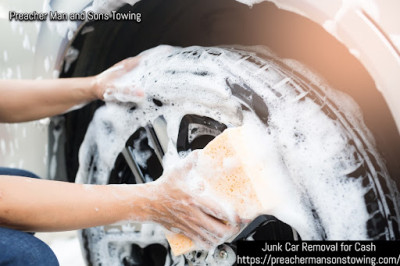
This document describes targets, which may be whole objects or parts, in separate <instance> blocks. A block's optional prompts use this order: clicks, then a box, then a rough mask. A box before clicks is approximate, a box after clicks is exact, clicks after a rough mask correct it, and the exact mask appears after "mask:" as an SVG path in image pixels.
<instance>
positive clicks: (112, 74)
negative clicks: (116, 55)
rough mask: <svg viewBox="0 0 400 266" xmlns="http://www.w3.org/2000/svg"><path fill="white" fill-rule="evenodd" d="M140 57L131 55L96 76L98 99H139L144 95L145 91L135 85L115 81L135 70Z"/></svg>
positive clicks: (125, 100)
mask: <svg viewBox="0 0 400 266" xmlns="http://www.w3.org/2000/svg"><path fill="white" fill-rule="evenodd" d="M139 61H140V58H139V57H137V56H135V57H130V58H127V59H125V60H122V61H120V62H119V63H117V64H115V65H113V66H112V67H110V68H109V69H107V70H105V71H103V72H102V73H100V74H98V75H97V76H95V77H94V86H93V88H94V92H95V95H96V97H97V98H98V99H100V100H104V101H114V100H118V101H123V102H128V101H132V102H135V101H138V100H140V99H141V98H143V97H144V91H143V90H141V89H140V88H137V87H135V86H134V85H126V86H116V84H115V81H116V80H117V79H119V78H121V77H122V76H123V75H125V74H127V73H128V72H130V71H131V70H133V69H134V68H135V67H136V66H137V65H138V64H139Z"/></svg>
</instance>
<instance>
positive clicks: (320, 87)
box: [77, 46, 399, 265]
mask: <svg viewBox="0 0 400 266" xmlns="http://www.w3.org/2000/svg"><path fill="white" fill-rule="evenodd" d="M140 56H141V60H140V63H139V65H138V66H137V67H136V68H135V69H134V70H133V71H132V72H130V73H129V74H127V75H125V76H123V77H121V78H120V79H119V80H118V81H117V82H116V84H115V85H116V86H122V87H124V88H127V87H130V86H131V87H132V88H134V90H135V91H136V90H138V89H139V90H140V91H143V92H144V94H143V95H140V97H138V94H135V93H134V94H133V95H132V98H129V96H127V95H124V96H123V97H122V98H120V97H119V95H118V94H116V95H112V97H111V96H110V95H109V96H110V97H111V98H112V99H113V101H109V102H107V103H106V105H105V106H103V107H101V108H99V109H98V110H97V111H96V113H95V115H94V117H93V120H92V122H91V124H90V126H89V128H88V130H87V134H86V136H85V139H84V141H83V143H82V146H81V148H80V152H79V163H80V168H79V171H78V174H77V182H82V183H94V184H107V183H108V179H109V176H110V172H111V170H112V169H113V167H114V162H115V160H116V158H117V156H118V154H119V153H120V152H121V150H123V148H124V147H125V143H126V141H127V139H128V138H129V137H130V136H131V134H132V133H133V132H135V131H136V130H137V129H139V128H140V127H143V126H145V125H146V124H147V123H148V122H152V121H154V120H155V119H156V118H157V117H159V116H163V117H164V119H165V120H166V122H167V134H168V139H169V143H168V150H167V151H166V154H165V156H164V158H163V165H164V169H165V170H168V168H173V167H174V165H176V164H177V162H179V160H182V158H181V156H182V153H181V154H179V153H178V151H177V148H176V140H177V137H178V133H179V132H178V131H179V125H180V122H181V120H182V118H183V116H184V115H186V114H194V115H198V116H205V117H209V118H212V119H214V120H216V121H219V122H221V123H223V124H225V125H227V126H228V127H237V126H244V128H245V130H244V139H245V140H246V142H245V143H244V142H242V143H238V145H245V148H243V150H247V151H249V150H250V151H251V153H249V154H248V155H249V156H248V157H249V159H248V162H245V163H249V164H250V165H253V166H254V167H258V169H259V171H260V172H261V173H262V175H261V176H262V178H260V179H258V180H257V181H253V182H256V183H257V184H258V186H256V188H257V190H258V191H257V192H258V194H259V195H264V196H265V198H264V197H263V198H262V202H263V205H264V206H263V207H264V211H265V212H266V213H264V214H270V215H274V216H275V217H277V218H278V219H280V220H281V221H283V222H285V223H287V224H289V225H290V226H292V227H293V228H294V229H295V230H296V231H297V232H298V233H299V235H300V236H301V238H302V239H303V240H307V239H312V240H319V239H335V240H337V239H355V240H360V239H393V238H395V236H396V235H397V232H398V228H397V222H398V221H399V215H398V198H397V195H398V191H397V188H396V185H395V184H394V183H393V181H392V180H391V178H390V177H389V175H388V172H387V170H386V168H385V165H384V163H383V160H382V158H381V157H380V156H379V154H378V152H377V151H376V149H375V147H374V140H373V137H372V136H371V134H370V133H369V131H368V129H367V128H366V127H365V126H364V123H363V121H362V114H361V111H360V110H359V108H358V106H357V104H356V103H355V102H354V101H353V100H352V99H351V98H350V97H349V96H347V95H345V94H343V93H341V92H338V91H335V90H333V89H331V88H329V86H328V85H326V84H325V83H324V82H323V80H321V79H320V78H319V77H317V76H316V75H315V74H313V73H312V72H311V71H309V70H307V68H305V67H304V66H302V65H301V64H300V63H298V62H295V61H292V60H280V59H278V58H277V57H276V56H275V55H273V53H271V52H270V51H268V50H267V49H266V48H264V47H252V48H243V47H235V48H223V47H221V48H217V47H210V48H203V47H188V48H177V47H171V46H159V47H156V48H153V49H150V50H147V51H145V52H143V53H142V54H141V55H140ZM251 91H253V92H254V94H250V92H251ZM256 95H258V96H259V97H261V98H260V99H262V102H263V103H264V104H265V106H264V107H263V108H261V110H262V111H260V105H262V104H261V103H260V102H257V101H258V98H257V97H256ZM155 102H160V103H162V104H155ZM255 102H257V104H255ZM183 155H184V153H183ZM237 160H238V159H237V158H227V161H226V163H224V165H225V166H226V167H232V165H234V164H235V161H237ZM204 171H206V173H205V172H204ZM212 171H214V169H206V167H204V168H202V169H199V172H197V173H196V172H192V173H191V176H192V179H188V180H192V182H194V183H196V181H199V178H201V175H204V174H207V172H209V173H212ZM260 184H262V185H260ZM210 196H211V197H212V196H213V195H212V193H210ZM371 199H372V200H371ZM389 204H390V205H392V206H393V208H389ZM226 208H227V209H228V208H229V204H228V203H226ZM258 212H259V209H255V207H254V206H251V205H249V206H248V215H249V217H251V216H252V215H255V214H256V213H258ZM247 218H248V217H247ZM253 218H254V217H253ZM386 220H387V221H388V222H385V221H386ZM142 226H143V227H144V228H147V230H148V231H147V232H149V231H150V232H151V233H150V234H147V236H146V237H145V236H143V234H139V233H135V232H136V231H135V230H133V232H134V233H127V232H125V231H124V230H123V229H121V230H120V233H118V234H107V233H106V230H105V229H104V228H105V227H96V228H91V229H87V230H84V231H83V235H86V241H87V242H86V243H85V245H88V250H90V256H91V260H92V261H93V262H95V264H100V263H102V264H107V265H114V264H116V265H117V264H118V263H119V262H118V260H119V259H120V257H121V256H119V257H118V256H116V255H115V254H114V255H115V256H114V255H113V254H111V253H110V251H109V245H108V244H107V243H109V242H112V243H113V245H114V246H115V247H119V248H120V249H123V248H122V246H123V245H124V244H123V243H135V244H136V245H138V246H140V247H142V248H144V247H146V246H147V245H149V244H154V243H159V244H160V245H162V246H164V247H167V243H166V241H165V239H164V237H163V234H162V232H163V230H162V229H161V228H160V227H159V226H157V225H154V224H144V225H142ZM128 227H129V226H128ZM128 231H129V230H128ZM88 236H89V238H87V237H88ZM118 243H120V246H118ZM210 254H212V252H210ZM113 256H114V257H113ZM113 258H114V259H116V260H113ZM204 263H208V264H210V265H213V262H212V256H208V257H207V259H205V260H204ZM172 264H173V265H183V264H184V259H183V258H182V256H179V257H173V256H172V255H170V254H169V255H167V262H166V264H165V265H172Z"/></svg>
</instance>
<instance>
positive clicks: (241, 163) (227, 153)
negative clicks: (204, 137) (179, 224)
mask: <svg viewBox="0 0 400 266" xmlns="http://www.w3.org/2000/svg"><path fill="white" fill-rule="evenodd" d="M243 131H244V129H243V128H242V127H237V128H229V129H227V130H225V131H224V132H223V133H222V134H220V135H219V136H217V137H216V138H215V139H214V140H213V141H211V142H210V143H209V144H208V145H207V146H206V147H205V148H204V149H203V150H202V151H200V154H199V160H201V159H202V156H205V157H206V159H207V160H208V161H209V162H210V165H209V169H213V172H212V173H213V175H212V176H204V177H202V178H204V181H205V182H206V183H208V185H209V187H210V188H211V189H212V192H213V193H214V194H215V195H216V196H217V197H218V198H220V199H223V200H224V201H226V202H229V203H231V204H232V206H234V210H235V211H236V213H237V214H238V215H239V216H240V217H241V218H246V219H251V218H254V216H255V210H262V203H261V202H260V200H259V198H258V197H257V193H256V191H257V190H258V189H255V187H254V186H255V185H256V183H257V182H255V181H254V177H255V176H256V175H259V172H258V171H259V170H260V167H258V166H257V165H256V164H254V161H253V162H251V159H250V157H251V156H250V153H251V150H249V147H248V144H247V143H246V142H247V141H248V139H247V140H246V137H245V136H244V133H243ZM207 157H208V158H207ZM203 159H204V157H203ZM250 177H251V178H250ZM249 206H251V208H249ZM166 237H167V240H168V242H169V244H170V246H171V249H172V252H173V254H174V255H175V256H177V255H180V254H184V253H187V252H189V251H191V250H193V249H194V248H195V246H194V243H193V241H192V240H190V239H189V238H187V237H186V236H184V235H182V234H173V233H171V234H168V235H167V236H166Z"/></svg>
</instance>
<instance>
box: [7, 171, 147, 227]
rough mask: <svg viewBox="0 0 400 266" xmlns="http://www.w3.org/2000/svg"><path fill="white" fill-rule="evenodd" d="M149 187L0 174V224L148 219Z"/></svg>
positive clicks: (94, 223)
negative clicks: (95, 183)
mask: <svg viewBox="0 0 400 266" xmlns="http://www.w3.org/2000/svg"><path fill="white" fill-rule="evenodd" d="M147 188H148V186H146V187H145V185H135V186H132V185H126V186H115V185H107V186H101V185H81V184H73V183H66V182H59V181H48V180H37V179H31V178H24V177H15V176H0V226H6V227H10V228H14V229H19V230H25V231H36V232H39V231H62V230H73V229H78V228H87V227H92V226H98V225H104V224H111V223H115V222H118V221H124V220H128V219H134V220H136V221H145V220H147V218H148V216H147V212H146V210H148V209H149V206H148V204H149V203H150V201H149V199H148V197H147V195H148V191H147V190H148V189H147Z"/></svg>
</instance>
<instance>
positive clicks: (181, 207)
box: [151, 152, 240, 249]
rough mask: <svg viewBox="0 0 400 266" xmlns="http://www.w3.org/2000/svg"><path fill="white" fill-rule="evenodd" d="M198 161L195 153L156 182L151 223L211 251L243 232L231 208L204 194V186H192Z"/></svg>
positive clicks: (238, 219)
mask: <svg viewBox="0 0 400 266" xmlns="http://www.w3.org/2000/svg"><path fill="white" fill-rule="evenodd" d="M196 161H197V153H196V152H192V153H191V154H190V155H189V156H188V157H187V158H185V159H184V161H183V164H181V165H180V166H178V167H174V168H173V169H172V170H171V171H170V172H167V173H164V174H163V176H162V177H161V178H160V179H159V180H158V181H156V182H155V183H157V184H156V187H157V192H156V193H155V194H154V199H153V200H152V208H151V220H153V221H155V222H157V223H159V224H161V225H163V226H164V227H165V228H166V229H168V230H170V231H172V232H174V233H182V234H184V235H186V236H187V237H189V238H190V239H192V240H193V241H194V242H195V243H196V244H197V245H198V246H199V247H201V248H204V249H209V248H211V247H213V246H216V245H218V244H221V243H223V242H224V241H225V240H227V239H228V238H229V237H230V236H232V235H234V234H235V233H237V232H238V231H239V227H240V218H239V217H238V216H237V215H236V214H235V213H234V212H233V210H232V208H230V206H222V205H221V204H220V203H219V202H218V201H217V200H213V199H212V198H210V195H208V196H207V195H206V193H203V192H204V191H203V190H204V187H203V184H201V182H200V183H197V184H193V183H190V180H189V179H190V171H191V170H192V169H193V168H194V165H195V164H196Z"/></svg>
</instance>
